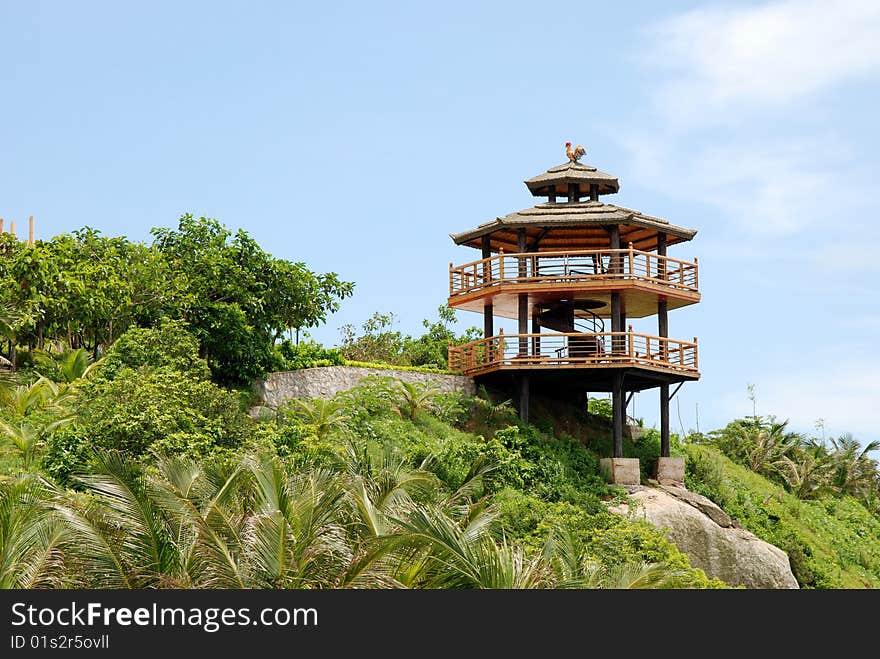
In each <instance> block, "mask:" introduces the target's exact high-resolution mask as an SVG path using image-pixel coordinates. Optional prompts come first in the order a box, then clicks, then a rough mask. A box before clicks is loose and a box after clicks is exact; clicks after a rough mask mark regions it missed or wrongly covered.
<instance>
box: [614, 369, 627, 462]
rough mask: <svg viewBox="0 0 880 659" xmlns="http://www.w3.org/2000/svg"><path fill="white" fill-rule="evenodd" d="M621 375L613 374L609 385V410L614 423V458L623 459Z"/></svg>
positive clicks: (616, 372)
mask: <svg viewBox="0 0 880 659" xmlns="http://www.w3.org/2000/svg"><path fill="white" fill-rule="evenodd" d="M624 405H625V402H624V397H623V373H622V372H621V371H620V370H617V371H615V372H614V376H613V379H612V383H611V410H612V421H613V423H614V457H615V458H622V457H623V416H624Z"/></svg>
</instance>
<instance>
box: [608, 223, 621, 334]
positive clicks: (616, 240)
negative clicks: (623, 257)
mask: <svg viewBox="0 0 880 659" xmlns="http://www.w3.org/2000/svg"><path fill="white" fill-rule="evenodd" d="M608 233H609V235H610V238H611V241H610V242H611V249H620V227H619V226H617V225H614V226H612V227H608ZM620 270H621V263H620V255H619V254H613V255H612V256H611V272H612V273H614V274H619V273H620ZM623 327H624V325H623V322H622V318H621V308H620V293H619V292H614V293H612V294H611V331H612V332H622V331H623ZM615 342H616V343H617V344H618V347H613V349H614V350H615V351H616V350H618V349H619V343H620V342H619V340H617V339H615V340H612V346H613V344H615Z"/></svg>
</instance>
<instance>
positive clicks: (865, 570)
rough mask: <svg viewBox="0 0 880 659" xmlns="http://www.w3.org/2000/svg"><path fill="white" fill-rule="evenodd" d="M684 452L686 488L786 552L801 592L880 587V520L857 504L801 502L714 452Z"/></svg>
mask: <svg viewBox="0 0 880 659" xmlns="http://www.w3.org/2000/svg"><path fill="white" fill-rule="evenodd" d="M686 450H687V453H688V474H687V485H688V487H689V488H690V489H691V490H694V491H696V492H700V493H701V494H704V495H706V496H708V497H709V498H710V499H712V500H713V501H715V502H716V503H718V504H719V505H720V506H721V507H722V508H724V510H725V511H726V512H727V513H728V514H729V515H730V516H731V517H733V518H734V519H736V520H737V521H739V523H740V524H742V526H743V527H744V528H746V529H748V530H749V531H751V532H752V533H754V534H755V535H757V536H758V537H760V538H762V539H763V540H766V541H767V542H770V543H772V544H774V545H776V546H777V547H780V548H781V549H783V550H784V551H786V552H787V553H788V555H789V558H790V560H791V564H792V570H793V571H794V574H795V577H797V580H798V582H799V583H800V584H801V586H802V587H807V588H878V587H880V520H878V519H877V518H876V517H874V516H873V515H871V514H870V513H869V512H868V511H867V510H866V509H865V508H864V507H863V506H862V505H861V504H859V503H858V501H856V500H855V499H853V498H852V497H840V498H838V497H826V498H823V499H818V500H815V501H801V500H799V499H797V498H796V497H794V496H792V495H790V494H788V493H787V492H786V491H785V490H784V489H783V488H782V487H780V486H779V485H776V484H775V483H773V482H771V481H769V480H767V479H766V478H764V477H763V476H760V475H758V474H756V473H754V472H751V471H749V470H748V469H746V468H745V467H742V466H740V465H737V464H735V463H734V462H732V461H731V460H730V459H728V458H727V457H725V456H724V455H722V454H721V453H720V452H719V451H718V450H716V449H715V448H712V447H709V446H694V445H690V446H688V447H687V448H686Z"/></svg>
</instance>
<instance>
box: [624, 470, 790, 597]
mask: <svg viewBox="0 0 880 659" xmlns="http://www.w3.org/2000/svg"><path fill="white" fill-rule="evenodd" d="M630 489H631V493H630V503H628V504H627V503H624V504H619V505H616V506H612V507H610V508H609V509H610V511H611V512H612V513H615V514H617V515H622V516H625V517H632V518H636V519H644V520H646V521H648V522H650V523H651V524H653V525H655V526H658V527H660V528H661V529H663V531H664V532H665V533H666V535H667V537H668V538H669V539H670V540H671V541H672V542H673V543H675V545H676V546H677V547H678V548H679V550H681V551H682V552H684V553H685V554H687V556H688V558H689V559H690V562H691V565H693V566H694V567H698V568H701V569H702V570H703V571H704V572H705V573H706V574H707V575H709V576H710V577H715V578H717V579H721V580H722V581H724V582H725V583H728V584H730V585H731V586H740V585H742V586H745V587H747V588H797V587H798V583H797V581H796V580H795V578H794V575H793V574H792V572H791V566H790V565H789V562H788V555H787V554H786V553H785V552H784V551H782V550H781V549H779V548H778V547H775V546H773V545H771V544H770V543H768V542H764V541H763V540H761V539H760V538H758V537H757V536H755V535H753V534H752V533H749V532H748V531H746V530H745V529H742V528H740V527H739V526H738V525H737V524H736V523H735V522H734V521H732V520H731V519H730V517H728V516H727V514H726V513H725V512H724V511H723V510H721V508H719V507H718V506H716V505H715V504H714V503H712V502H711V501H710V500H709V499H707V498H706V497H703V496H700V495H699V494H694V493H693V492H689V491H688V490H686V489H684V488H682V487H670V486H660V487H641V486H636V487H633V488H630Z"/></svg>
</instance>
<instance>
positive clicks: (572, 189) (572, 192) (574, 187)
mask: <svg viewBox="0 0 880 659" xmlns="http://www.w3.org/2000/svg"><path fill="white" fill-rule="evenodd" d="M580 200H581V197H580V194H578V184H577V183H569V184H568V201H569V203H576V202H578V201H580Z"/></svg>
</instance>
